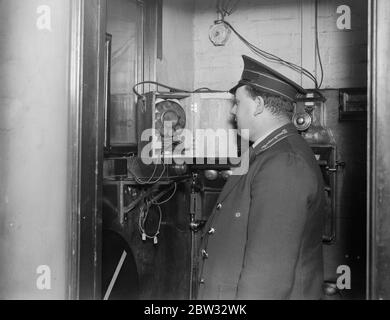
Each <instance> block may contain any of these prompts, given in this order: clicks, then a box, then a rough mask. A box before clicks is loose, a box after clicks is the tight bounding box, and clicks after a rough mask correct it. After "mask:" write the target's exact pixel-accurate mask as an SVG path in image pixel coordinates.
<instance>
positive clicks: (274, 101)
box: [245, 86, 294, 120]
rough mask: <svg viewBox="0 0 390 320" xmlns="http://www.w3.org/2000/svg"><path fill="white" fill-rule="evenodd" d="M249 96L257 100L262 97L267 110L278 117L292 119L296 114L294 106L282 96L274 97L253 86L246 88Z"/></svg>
mask: <svg viewBox="0 0 390 320" xmlns="http://www.w3.org/2000/svg"><path fill="white" fill-rule="evenodd" d="M245 89H246V91H247V93H248V95H249V96H250V97H251V98H253V99H256V98H257V97H259V96H260V97H262V98H263V100H264V105H265V108H266V109H267V110H268V111H270V112H271V113H272V114H273V115H275V116H277V117H287V118H288V119H290V120H291V119H292V116H293V113H294V104H293V102H292V101H290V100H289V99H287V98H284V97H282V96H278V95H273V94H270V93H268V92H265V91H262V90H259V89H256V88H253V87H252V86H245Z"/></svg>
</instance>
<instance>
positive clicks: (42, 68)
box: [0, 0, 70, 299]
mask: <svg viewBox="0 0 390 320" xmlns="http://www.w3.org/2000/svg"><path fill="white" fill-rule="evenodd" d="M43 4H44V5H46V6H48V8H49V9H50V15H49V16H47V18H50V17H51V19H50V20H51V30H46V29H45V30H38V28H37V19H38V17H39V16H40V15H41V14H42V12H43V11H40V12H41V14H38V13H37V9H38V8H39V7H40V6H42V5H43ZM69 4H70V2H69V1H57V0H46V1H44V3H43V2H42V1H39V0H23V1H14V0H2V1H0V47H1V50H0V83H1V85H0V299H65V298H66V292H67V286H68V284H67V282H66V280H67V270H68V260H67V240H68V239H67V236H68V225H67V223H68V219H69V212H68V211H67V160H68V159H67V157H68V140H67V139H68V95H69V89H68V85H67V84H68V79H69V77H68V75H69V69H68V68H69V65H68V61H69V52H70V47H69V46H70V37H69V28H70V22H69V17H70V9H69ZM47 21H48V20H47V19H46V22H47ZM40 265H47V266H49V267H50V269H51V288H50V290H39V288H38V287H37V279H38V276H39V275H38V274H37V268H38V267H39V266H40Z"/></svg>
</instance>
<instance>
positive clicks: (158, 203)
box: [152, 182, 177, 205]
mask: <svg viewBox="0 0 390 320" xmlns="http://www.w3.org/2000/svg"><path fill="white" fill-rule="evenodd" d="M176 191H177V183H176V182H175V188H174V190H173V192H172V194H171V195H170V196H169V198H168V199H166V200H164V201H162V202H155V201H153V202H152V203H153V204H155V205H162V204H165V203H167V202H169V201H170V200H171V199H172V198H173V196H174V195H175V194H176Z"/></svg>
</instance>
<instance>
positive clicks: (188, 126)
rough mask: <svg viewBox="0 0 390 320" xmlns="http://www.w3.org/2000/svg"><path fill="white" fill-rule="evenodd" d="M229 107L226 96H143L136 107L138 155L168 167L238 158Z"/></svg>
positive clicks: (234, 129)
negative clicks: (172, 164)
mask: <svg viewBox="0 0 390 320" xmlns="http://www.w3.org/2000/svg"><path fill="white" fill-rule="evenodd" d="M232 106H233V96H232V95H231V94H229V93H209V92H199V93H192V94H189V93H171V92H169V93H167V92H165V93H162V92H150V93H147V94H145V95H144V96H143V97H142V98H140V99H139V100H138V104H137V114H138V119H137V135H138V156H139V157H141V158H142V159H143V161H144V162H145V163H147V162H149V163H152V162H155V161H156V160H158V159H160V160H161V159H162V158H163V159H164V163H167V162H168V164H169V163H170V161H174V162H175V163H183V162H185V163H187V164H188V163H190V164H194V163H195V162H196V163H197V164H199V163H200V164H202V163H204V161H205V160H206V159H207V163H210V162H213V161H215V162H218V163H221V162H225V161H229V159H238V147H237V140H238V139H237V130H236V127H235V123H234V120H233V116H232V115H231V113H230V111H231V108H232ZM194 161H195V162H194ZM235 161H236V160H235Z"/></svg>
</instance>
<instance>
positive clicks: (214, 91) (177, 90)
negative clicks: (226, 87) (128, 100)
mask: <svg viewBox="0 0 390 320" xmlns="http://www.w3.org/2000/svg"><path fill="white" fill-rule="evenodd" d="M143 84H154V85H156V86H157V91H158V88H159V87H163V88H165V89H168V90H169V91H170V92H179V93H188V94H191V93H202V92H204V93H223V92H226V91H223V90H212V89H209V88H199V89H196V90H194V91H190V90H184V89H178V88H173V87H170V86H168V85H166V84H162V83H160V82H156V81H142V82H139V83H137V84H136V85H135V86H134V87H133V92H134V94H135V95H136V96H137V97H138V98H142V97H143V93H142V94H141V93H139V92H138V90H137V87H139V86H141V85H143Z"/></svg>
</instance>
